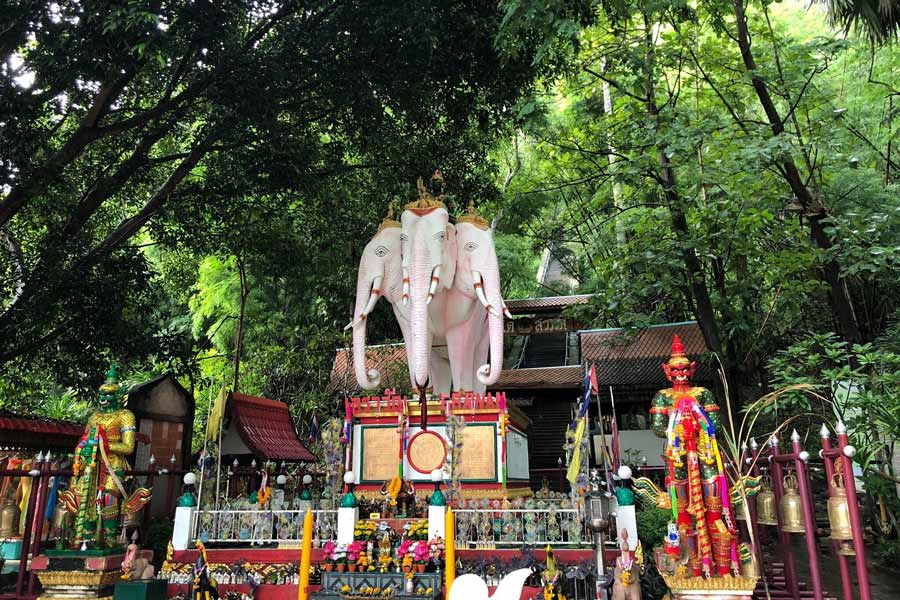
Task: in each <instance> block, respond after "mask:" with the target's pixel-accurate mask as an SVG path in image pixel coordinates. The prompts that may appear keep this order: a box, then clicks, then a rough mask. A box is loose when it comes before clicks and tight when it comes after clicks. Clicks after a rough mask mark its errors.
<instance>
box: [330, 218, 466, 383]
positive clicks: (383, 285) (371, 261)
mask: <svg viewBox="0 0 900 600" xmlns="http://www.w3.org/2000/svg"><path fill="white" fill-rule="evenodd" d="M391 216H392V215H391V213H390V212H388V216H387V217H386V218H385V219H384V221H382V223H381V225H380V226H379V228H378V233H376V234H375V236H374V237H373V238H372V239H371V240H369V243H368V244H366V247H365V248H364V249H363V252H362V257H361V258H360V261H359V273H358V275H357V278H356V306H355V308H354V309H353V320H352V321H351V322H350V323H349V324H348V325H347V327H345V328H344V329H345V330H346V329H350V328H351V327H352V328H353V366H354V371H355V374H356V381H357V383H359V385H360V387H362V388H363V389H367V390H371V389H375V388H377V387H378V386H379V385H380V384H381V373H380V372H379V371H378V370H376V369H369V368H368V364H367V361H366V319H367V317H368V316H369V314H371V312H372V310H373V309H374V308H375V305H376V303H377V302H378V300H379V298H381V297H384V298H385V299H386V300H387V301H388V302H390V303H391V306H392V307H393V309H394V316H395V317H396V318H397V324H398V325H399V326H400V331H401V333H402V334H403V341H404V342H405V344H406V346H407V348H408V347H409V332H410V326H409V307H408V306H407V305H406V304H405V303H403V302H402V300H401V297H402V294H403V289H404V285H403V275H402V267H401V257H400V245H401V244H400V236H401V232H400V223H399V222H397V221H395V220H394V219H392V218H391ZM433 354H434V356H433V357H432V360H431V364H432V365H433V366H434V369H435V370H439V371H440V372H441V373H440V374H438V375H437V376H436V377H435V378H436V379H440V378H442V377H443V378H446V379H449V371H450V367H449V364H448V361H447V359H446V358H444V357H442V356H441V355H440V353H439V352H435V353H433ZM410 381H412V370H411V369H410Z"/></svg>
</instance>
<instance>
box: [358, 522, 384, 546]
mask: <svg viewBox="0 0 900 600" xmlns="http://www.w3.org/2000/svg"><path fill="white" fill-rule="evenodd" d="M377 530H378V525H377V524H376V523H375V521H359V522H357V523H356V527H355V528H354V529H353V539H355V540H364V541H369V540H374V539H375V532H376V531H377Z"/></svg>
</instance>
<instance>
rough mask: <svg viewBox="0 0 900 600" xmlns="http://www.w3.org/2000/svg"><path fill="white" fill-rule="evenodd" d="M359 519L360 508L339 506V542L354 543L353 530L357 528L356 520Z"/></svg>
mask: <svg viewBox="0 0 900 600" xmlns="http://www.w3.org/2000/svg"><path fill="white" fill-rule="evenodd" d="M357 521H359V508H357V507H353V508H346V507H341V508H338V518H337V543H338V544H351V543H353V530H354V529H356V522H357Z"/></svg>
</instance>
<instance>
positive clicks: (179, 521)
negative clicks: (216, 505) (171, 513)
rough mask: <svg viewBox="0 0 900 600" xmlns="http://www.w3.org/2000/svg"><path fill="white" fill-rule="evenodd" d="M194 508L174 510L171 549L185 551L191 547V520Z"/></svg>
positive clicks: (181, 507) (187, 507)
mask: <svg viewBox="0 0 900 600" xmlns="http://www.w3.org/2000/svg"><path fill="white" fill-rule="evenodd" d="M196 510H197V509H196V507H193V506H179V507H177V508H176V509H175V527H174V528H173V529H172V548H174V549H175V550H187V549H189V548H190V547H191V542H192V541H193V540H191V520H192V519H193V517H194V512H195V511H196Z"/></svg>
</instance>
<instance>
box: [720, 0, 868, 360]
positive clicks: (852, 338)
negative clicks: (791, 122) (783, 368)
mask: <svg viewBox="0 0 900 600" xmlns="http://www.w3.org/2000/svg"><path fill="white" fill-rule="evenodd" d="M732 4H733V6H734V16H735V25H736V26H737V42H738V46H739V48H740V51H741V59H742V60H743V62H744V68H746V69H747V71H748V72H749V73H750V80H751V83H752V85H753V89H754V91H755V92H756V96H757V98H759V102H760V104H761V105H762V108H763V111H765V113H766V118H767V119H768V120H769V124H770V126H771V128H772V133H773V135H775V136H778V135H781V134H782V133H783V132H784V121H783V120H782V118H781V115H780V114H779V113H778V108H777V107H776V106H775V102H774V100H773V99H772V96H771V94H770V93H769V89H768V86H767V85H766V82H765V81H764V80H763V79H762V78H761V77H760V76H759V75H757V67H756V61H755V59H754V58H753V51H752V49H751V47H750V32H749V29H748V27H747V15H746V14H745V13H744V3H743V0H733V2H732ZM780 167H781V168H780V171H781V174H782V177H784V179H785V181H786V182H787V184H788V186H789V187H790V189H791V191H792V192H793V194H794V196H796V198H797V201H798V202H799V203H800V205H801V206H802V207H803V211H804V212H805V213H806V214H807V215H808V219H809V232H810V237H811V238H812V240H813V243H814V244H815V245H816V247H818V248H819V249H820V250H823V251H825V252H827V251H829V250H831V248H832V246H833V244H832V243H831V239H829V237H828V234H827V233H826V232H825V227H824V225H823V224H822V221H823V220H824V219H826V218H827V217H828V212H827V211H826V210H825V207H824V206H823V205H822V203H821V202H820V201H819V199H818V197H817V196H818V194H815V193H813V191H812V190H810V188H809V187H808V186H807V185H806V184H805V183H804V182H803V177H802V176H801V175H800V171H799V169H798V168H797V164H796V163H795V162H794V159H793V158H791V156H790V155H786V156H785V157H784V158H782V159H781V164H780ZM822 274H823V278H824V279H825V281H826V282H827V283H828V287H829V288H830V292H831V294H830V295H831V314H832V317H833V319H834V321H835V323H836V324H837V327H838V330H839V332H840V334H841V337H842V338H843V339H844V340H845V341H846V342H848V343H851V344H853V343H860V342H862V341H863V339H862V334H861V333H860V330H859V323H858V322H857V320H856V313H855V311H854V310H853V301H852V300H851V298H850V293H849V291H848V290H847V286H846V283H845V282H844V279H843V277H842V276H841V268H840V264H838V262H837V260H835V259H834V258H831V259H828V260H827V261H825V263H824V264H823V265H822Z"/></svg>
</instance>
